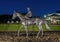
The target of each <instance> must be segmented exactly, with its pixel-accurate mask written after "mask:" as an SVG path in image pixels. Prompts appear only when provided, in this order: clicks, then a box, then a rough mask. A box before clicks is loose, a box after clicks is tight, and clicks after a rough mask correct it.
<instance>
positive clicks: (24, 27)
mask: <svg viewBox="0 0 60 42" xmlns="http://www.w3.org/2000/svg"><path fill="white" fill-rule="evenodd" d="M24 28H25V31H26V35H27V38H28V30H27V26H24Z"/></svg>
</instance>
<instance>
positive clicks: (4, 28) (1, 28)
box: [0, 24, 60, 31]
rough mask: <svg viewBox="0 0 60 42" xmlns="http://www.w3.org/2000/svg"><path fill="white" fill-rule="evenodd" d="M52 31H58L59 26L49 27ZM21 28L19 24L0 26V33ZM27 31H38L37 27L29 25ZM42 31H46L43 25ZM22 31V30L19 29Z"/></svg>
mask: <svg viewBox="0 0 60 42" xmlns="http://www.w3.org/2000/svg"><path fill="white" fill-rule="evenodd" d="M49 26H50V28H51V30H52V31H59V30H60V25H49ZM20 27H21V24H0V31H17V30H18V28H20ZM27 29H28V31H38V28H37V26H35V25H30V26H28V28H27ZM43 30H44V31H47V29H46V27H45V25H44V24H43ZM21 31H24V28H22V29H21Z"/></svg>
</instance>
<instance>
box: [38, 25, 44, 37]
mask: <svg viewBox="0 0 60 42" xmlns="http://www.w3.org/2000/svg"><path fill="white" fill-rule="evenodd" d="M38 28H39V32H38V33H37V38H38V36H39V33H40V31H41V32H42V36H43V29H42V25H41V24H40V25H39V26H38Z"/></svg>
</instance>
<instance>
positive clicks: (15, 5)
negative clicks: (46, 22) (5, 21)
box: [0, 0, 60, 17]
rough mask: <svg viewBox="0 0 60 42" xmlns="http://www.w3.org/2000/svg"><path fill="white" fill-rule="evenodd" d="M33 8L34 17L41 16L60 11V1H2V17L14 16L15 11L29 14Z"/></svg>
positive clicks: (0, 2) (0, 9) (0, 5)
mask: <svg viewBox="0 0 60 42" xmlns="http://www.w3.org/2000/svg"><path fill="white" fill-rule="evenodd" d="M27 7H30V8H31V11H32V15H33V16H41V17H43V15H44V14H47V13H54V12H55V11H58V10H60V0H0V15H1V14H13V11H14V10H16V11H17V12H27Z"/></svg>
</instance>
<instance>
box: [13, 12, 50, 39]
mask: <svg viewBox="0 0 60 42" xmlns="http://www.w3.org/2000/svg"><path fill="white" fill-rule="evenodd" d="M16 17H18V18H19V19H20V20H21V26H20V28H19V29H18V32H17V35H18V36H19V32H20V30H21V28H22V27H24V28H25V31H26V35H27V36H26V37H28V30H27V26H28V25H31V24H35V25H36V26H37V27H38V29H39V31H38V33H37V38H38V36H39V33H40V32H41V35H43V28H42V24H43V23H45V26H46V29H48V30H50V27H49V26H48V24H47V22H46V21H45V20H44V19H41V18H37V17H36V18H31V19H30V18H29V17H28V18H29V19H26V18H23V17H22V15H21V13H18V12H14V13H13V16H12V19H15V18H16Z"/></svg>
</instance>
